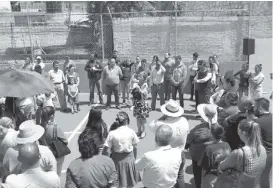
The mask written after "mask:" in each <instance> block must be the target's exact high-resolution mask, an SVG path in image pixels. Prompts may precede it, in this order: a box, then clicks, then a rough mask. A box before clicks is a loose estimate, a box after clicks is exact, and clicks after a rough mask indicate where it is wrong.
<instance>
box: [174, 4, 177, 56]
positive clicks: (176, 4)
mask: <svg viewBox="0 0 273 188" xmlns="http://www.w3.org/2000/svg"><path fill="white" fill-rule="evenodd" d="M174 3H175V55H177V1H175V2H174Z"/></svg>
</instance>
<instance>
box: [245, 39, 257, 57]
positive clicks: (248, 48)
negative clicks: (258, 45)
mask: <svg viewBox="0 0 273 188" xmlns="http://www.w3.org/2000/svg"><path fill="white" fill-rule="evenodd" d="M254 53H255V39H251V38H244V39H243V54H244V55H252V54H254Z"/></svg>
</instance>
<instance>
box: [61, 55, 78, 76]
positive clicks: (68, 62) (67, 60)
mask: <svg viewBox="0 0 273 188" xmlns="http://www.w3.org/2000/svg"><path fill="white" fill-rule="evenodd" d="M71 64H73V65H74V66H75V68H76V65H75V63H74V62H73V61H72V60H71V59H70V57H69V56H65V60H64V66H63V73H64V75H66V74H67V71H68V67H69V65H71Z"/></svg>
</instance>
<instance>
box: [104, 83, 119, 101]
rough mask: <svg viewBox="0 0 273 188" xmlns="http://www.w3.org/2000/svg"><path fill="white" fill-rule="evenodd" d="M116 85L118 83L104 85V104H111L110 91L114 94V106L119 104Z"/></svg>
mask: <svg viewBox="0 0 273 188" xmlns="http://www.w3.org/2000/svg"><path fill="white" fill-rule="evenodd" d="M118 86H119V84H115V85H106V95H107V102H106V106H110V105H111V96H112V93H114V96H115V103H116V106H119V96H118Z"/></svg>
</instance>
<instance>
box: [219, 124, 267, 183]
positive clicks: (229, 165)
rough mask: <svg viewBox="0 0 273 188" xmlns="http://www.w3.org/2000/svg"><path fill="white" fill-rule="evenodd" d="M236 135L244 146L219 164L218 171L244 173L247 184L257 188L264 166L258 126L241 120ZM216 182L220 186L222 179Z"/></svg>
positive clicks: (262, 147) (264, 153)
mask: <svg viewBox="0 0 273 188" xmlns="http://www.w3.org/2000/svg"><path fill="white" fill-rule="evenodd" d="M238 135H239V137H240V139H241V140H242V141H243V142H244V143H245V146H243V147H241V148H239V149H235V150H233V151H232V153H231V154H230V155H229V156H228V157H227V158H226V159H225V160H224V161H222V162H221V163H220V165H219V168H218V170H219V171H220V172H223V171H225V170H229V169H234V170H237V171H239V172H240V173H246V174H247V175H249V178H248V180H249V181H248V182H247V183H248V184H252V185H253V186H252V185H251V187H255V188H256V187H259V181H260V177H261V174H262V172H263V170H264V168H265V165H266V150H265V148H264V146H263V145H262V141H261V130H260V125H259V124H258V123H256V122H254V121H249V120H242V121H241V122H240V124H239V127H238ZM250 178H251V179H250ZM218 180H219V182H218V183H219V186H220V185H222V183H223V182H222V181H221V180H222V179H221V178H219V179H218ZM216 184H217V182H216Z"/></svg>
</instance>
